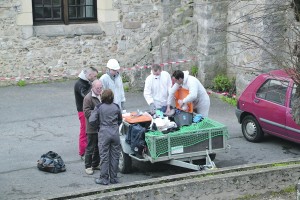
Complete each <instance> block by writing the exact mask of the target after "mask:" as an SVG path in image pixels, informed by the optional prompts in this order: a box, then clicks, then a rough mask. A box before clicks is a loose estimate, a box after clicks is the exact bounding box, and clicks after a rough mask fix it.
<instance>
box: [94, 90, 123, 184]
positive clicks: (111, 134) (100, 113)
mask: <svg viewBox="0 0 300 200" xmlns="http://www.w3.org/2000/svg"><path fill="white" fill-rule="evenodd" d="M101 101H102V103H101V104H99V105H97V106H96V108H95V110H94V111H93V112H92V114H91V116H90V118H89V122H90V124H91V125H93V126H96V127H99V132H98V147H99V151H100V178H97V179H96V181H95V182H96V183H97V184H101V185H108V184H109V183H111V184H115V183H118V182H119V181H118V179H117V173H118V165H119V157H120V153H121V144H120V137H119V125H120V124H121V123H122V114H121V109H120V107H119V105H118V104H115V103H113V101H114V94H113V92H112V91H111V90H110V89H108V90H104V91H103V92H102V94H101ZM100 138H101V139H100Z"/></svg>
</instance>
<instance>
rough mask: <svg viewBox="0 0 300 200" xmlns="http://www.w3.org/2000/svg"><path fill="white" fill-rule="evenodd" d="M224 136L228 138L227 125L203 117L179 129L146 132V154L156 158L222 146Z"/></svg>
mask: <svg viewBox="0 0 300 200" xmlns="http://www.w3.org/2000/svg"><path fill="white" fill-rule="evenodd" d="M224 137H226V139H228V131H227V127H226V126H224V125H223V124H221V123H219V122H216V121H214V120H212V119H209V118H205V119H204V120H202V121H201V122H199V123H195V124H192V125H190V126H184V127H181V128H180V130H178V131H175V132H171V133H168V134H163V133H162V132H160V131H153V132H147V133H146V135H145V140H146V143H147V147H148V154H149V155H150V156H151V157H152V158H153V159H157V158H158V157H161V156H167V155H168V154H170V153H171V154H173V152H176V150H178V151H177V152H176V153H190V152H195V151H205V150H206V148H208V147H210V148H211V149H215V148H224ZM209 140H211V144H209Z"/></svg>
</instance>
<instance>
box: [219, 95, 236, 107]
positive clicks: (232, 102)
mask: <svg viewBox="0 0 300 200" xmlns="http://www.w3.org/2000/svg"><path fill="white" fill-rule="evenodd" d="M221 100H222V101H224V102H226V103H228V104H230V105H232V106H236V105H237V99H236V98H232V97H225V96H223V97H221Z"/></svg>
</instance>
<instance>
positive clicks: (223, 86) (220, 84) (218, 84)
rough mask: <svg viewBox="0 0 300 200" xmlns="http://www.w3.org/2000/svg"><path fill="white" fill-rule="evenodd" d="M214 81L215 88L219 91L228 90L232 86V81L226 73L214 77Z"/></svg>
mask: <svg viewBox="0 0 300 200" xmlns="http://www.w3.org/2000/svg"><path fill="white" fill-rule="evenodd" d="M213 83H214V86H213V87H214V90H216V91H219V92H228V91H229V90H230V89H231V88H232V82H231V81H230V79H229V78H228V77H227V76H226V75H224V74H221V75H217V76H216V77H215V78H214V79H213Z"/></svg>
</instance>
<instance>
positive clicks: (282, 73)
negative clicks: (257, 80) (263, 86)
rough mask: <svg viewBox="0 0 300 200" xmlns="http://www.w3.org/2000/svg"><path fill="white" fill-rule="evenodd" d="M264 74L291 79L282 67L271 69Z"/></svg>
mask: <svg viewBox="0 0 300 200" xmlns="http://www.w3.org/2000/svg"><path fill="white" fill-rule="evenodd" d="M265 75H269V76H274V77H278V78H283V79H289V80H291V77H290V75H288V74H287V73H286V71H285V70H284V69H277V70H272V71H270V72H268V73H265Z"/></svg>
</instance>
